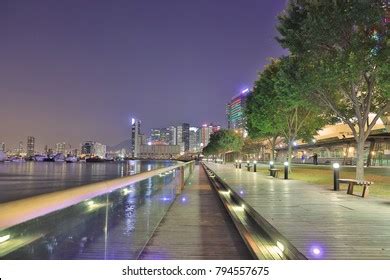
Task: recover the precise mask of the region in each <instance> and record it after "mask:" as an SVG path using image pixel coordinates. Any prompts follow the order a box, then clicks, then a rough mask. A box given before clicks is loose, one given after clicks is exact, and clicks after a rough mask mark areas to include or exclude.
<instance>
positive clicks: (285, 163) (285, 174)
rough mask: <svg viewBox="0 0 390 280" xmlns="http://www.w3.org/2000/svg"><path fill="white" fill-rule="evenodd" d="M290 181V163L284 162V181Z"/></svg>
mask: <svg viewBox="0 0 390 280" xmlns="http://www.w3.org/2000/svg"><path fill="white" fill-rule="evenodd" d="M287 179H288V161H285V162H284V180H287Z"/></svg>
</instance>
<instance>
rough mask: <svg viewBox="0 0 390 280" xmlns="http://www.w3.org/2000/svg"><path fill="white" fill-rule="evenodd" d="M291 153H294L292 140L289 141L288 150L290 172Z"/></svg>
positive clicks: (289, 170) (289, 168)
mask: <svg viewBox="0 0 390 280" xmlns="http://www.w3.org/2000/svg"><path fill="white" fill-rule="evenodd" d="M291 154H292V141H289V142H288V152H287V162H288V172H291Z"/></svg>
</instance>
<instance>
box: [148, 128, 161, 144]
mask: <svg viewBox="0 0 390 280" xmlns="http://www.w3.org/2000/svg"><path fill="white" fill-rule="evenodd" d="M150 141H151V142H152V143H156V142H161V129H159V128H152V129H151V130H150Z"/></svg>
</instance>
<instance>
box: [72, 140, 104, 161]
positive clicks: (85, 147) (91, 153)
mask: <svg viewBox="0 0 390 280" xmlns="http://www.w3.org/2000/svg"><path fill="white" fill-rule="evenodd" d="M76 152H77V151H76ZM106 153H107V147H106V145H103V144H101V143H99V142H96V141H86V142H84V143H83V144H82V145H81V154H82V155H83V156H85V157H98V158H101V159H104V158H106Z"/></svg>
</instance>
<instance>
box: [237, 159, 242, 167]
mask: <svg viewBox="0 0 390 280" xmlns="http://www.w3.org/2000/svg"><path fill="white" fill-rule="evenodd" d="M241 162H242V161H241V160H239V161H238V168H239V169H241Z"/></svg>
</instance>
